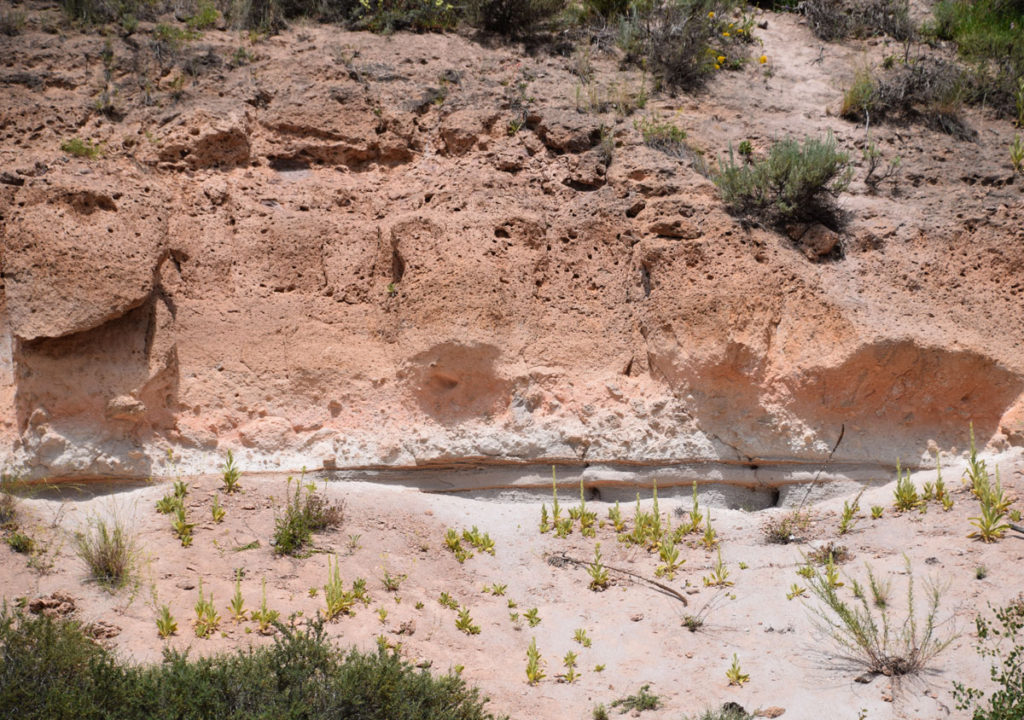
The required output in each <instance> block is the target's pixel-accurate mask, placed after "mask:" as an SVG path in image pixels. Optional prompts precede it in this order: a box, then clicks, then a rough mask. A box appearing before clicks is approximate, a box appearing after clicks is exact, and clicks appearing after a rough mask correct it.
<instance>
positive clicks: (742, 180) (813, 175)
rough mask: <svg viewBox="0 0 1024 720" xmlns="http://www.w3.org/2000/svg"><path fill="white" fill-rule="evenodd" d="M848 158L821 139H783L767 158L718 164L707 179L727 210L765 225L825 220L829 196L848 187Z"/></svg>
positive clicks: (831, 201)
mask: <svg viewBox="0 0 1024 720" xmlns="http://www.w3.org/2000/svg"><path fill="white" fill-rule="evenodd" d="M851 175H852V169H851V168H850V167H849V156H848V155H847V154H846V153H844V152H840V151H839V150H838V149H837V148H836V141H835V138H833V137H832V135H831V134H829V135H828V136H827V137H826V138H825V139H824V140H817V139H812V138H807V139H805V140H804V141H803V142H800V141H799V140H795V139H792V138H788V139H785V140H779V141H776V142H775V143H773V144H772V146H771V148H770V149H769V151H768V157H766V158H764V159H762V160H754V161H752V162H737V161H736V158H735V156H734V154H733V152H732V151H731V150H730V152H729V157H728V158H727V159H724V160H719V169H718V172H717V173H716V174H715V175H714V176H713V178H712V179H713V180H714V182H715V184H716V185H718V187H719V189H720V190H721V192H722V199H723V200H724V201H725V204H726V206H728V208H729V210H730V211H731V212H733V213H735V214H737V215H740V216H743V217H746V218H748V219H753V220H756V221H762V220H764V221H767V222H768V223H769V224H784V223H788V222H802V221H813V220H830V219H831V218H832V217H833V215H834V213H835V207H834V198H835V196H836V195H838V194H839V193H841V192H842V191H843V190H845V189H846V188H847V187H848V186H849V184H850V177H851Z"/></svg>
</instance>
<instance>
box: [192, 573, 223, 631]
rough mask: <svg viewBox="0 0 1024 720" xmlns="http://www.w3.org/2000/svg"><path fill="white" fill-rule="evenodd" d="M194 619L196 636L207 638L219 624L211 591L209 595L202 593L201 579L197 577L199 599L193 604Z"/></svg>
mask: <svg viewBox="0 0 1024 720" xmlns="http://www.w3.org/2000/svg"><path fill="white" fill-rule="evenodd" d="M195 611H196V620H195V631H196V637H198V638H208V637H210V635H212V634H213V632H214V631H215V630H216V629H217V627H218V626H219V625H220V614H219V613H218V612H217V609H216V607H214V604H213V593H210V595H209V596H205V595H204V594H203V579H202V578H199V599H198V600H196V604H195Z"/></svg>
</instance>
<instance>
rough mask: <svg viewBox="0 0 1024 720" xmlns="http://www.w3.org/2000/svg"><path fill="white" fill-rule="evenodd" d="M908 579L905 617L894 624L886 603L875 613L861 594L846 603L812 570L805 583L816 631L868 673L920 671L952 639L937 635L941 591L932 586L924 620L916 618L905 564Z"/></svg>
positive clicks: (952, 638)
mask: <svg viewBox="0 0 1024 720" xmlns="http://www.w3.org/2000/svg"><path fill="white" fill-rule="evenodd" d="M871 577H873V576H872V575H871V574H870V568H869V578H871ZM907 578H908V579H907V604H906V607H907V616H906V617H905V618H904V619H903V620H902V621H898V622H897V621H896V620H895V619H894V618H893V617H892V611H891V610H890V609H889V606H888V604H886V605H885V606H883V607H881V608H880V609H879V610H878V611H877V612H876V611H875V610H874V609H873V608H872V606H871V604H870V603H869V602H868V600H867V599H866V598H865V597H864V596H863V594H861V597H860V598H855V600H856V602H852V603H851V602H848V601H847V600H845V599H843V598H842V597H840V595H839V590H838V588H837V587H836V586H835V585H833V584H832V583H831V582H830V581H829V579H828V578H827V577H826V576H825V574H823V573H822V572H820V571H817V570H816V571H815V572H814V573H813V574H812V576H811V577H810V578H809V579H808V584H809V585H810V589H811V593H812V594H813V595H814V596H815V597H816V598H817V599H818V600H819V601H820V603H821V604H820V606H818V607H817V608H814V609H813V612H814V617H815V620H816V624H817V626H818V628H819V629H820V630H821V631H823V632H824V633H825V634H826V635H828V636H829V637H830V638H831V639H832V640H833V641H834V642H835V643H836V645H837V646H838V647H839V648H840V650H841V651H843V652H845V653H848V654H847V655H846V657H848V658H850V659H852V660H855V661H857V662H860V663H863V664H864V665H865V666H866V667H867V669H868V670H869V671H871V672H876V673H881V674H883V675H888V676H901V675H907V674H911V673H916V672H918V671H919V670H921V669H923V668H924V667H925V666H926V665H927V664H928V663H929V662H930V661H931V660H932V659H933V658H934V657H935V656H936V655H938V654H939V653H940V652H942V651H943V650H945V649H946V648H947V647H948V646H949V644H950V643H951V642H952V641H953V640H954V639H955V638H954V637H952V636H951V637H945V638H941V637H939V636H938V633H937V615H938V609H939V603H940V601H941V598H942V590H941V589H940V588H939V587H938V586H936V585H934V584H932V583H929V584H928V585H927V597H928V609H927V611H926V612H925V614H924V618H923V621H922V620H921V619H920V618H919V617H918V613H917V606H916V603H915V597H914V576H913V573H912V571H911V567H910V561H909V560H907Z"/></svg>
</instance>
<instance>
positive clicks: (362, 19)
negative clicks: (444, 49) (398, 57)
mask: <svg viewBox="0 0 1024 720" xmlns="http://www.w3.org/2000/svg"><path fill="white" fill-rule="evenodd" d="M458 19H459V18H458V12H457V10H456V8H455V6H454V5H452V4H451V3H450V2H448V0H366V4H362V3H360V4H359V5H358V6H357V7H356V8H355V10H354V13H353V19H352V26H353V27H354V28H356V29H358V30H370V31H372V32H377V33H391V32H395V31H397V30H411V31H413V32H440V31H444V30H453V29H455V25H456V23H457V22H458Z"/></svg>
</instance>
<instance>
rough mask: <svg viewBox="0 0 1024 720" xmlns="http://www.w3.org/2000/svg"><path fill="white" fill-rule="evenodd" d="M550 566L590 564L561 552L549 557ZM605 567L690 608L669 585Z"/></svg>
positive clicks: (620, 569) (681, 596)
mask: <svg viewBox="0 0 1024 720" xmlns="http://www.w3.org/2000/svg"><path fill="white" fill-rule="evenodd" d="M548 565H553V566H554V567H565V566H566V565H575V566H576V567H587V566H588V565H590V563H588V562H584V561H583V560H577V559H576V558H573V557H569V556H568V555H566V554H565V553H564V552H561V553H556V554H554V555H549V556H548ZM604 567H605V569H606V570H610V571H611V572H617V573H621V574H622V575H628V576H629V577H631V578H635V579H637V580H639V581H640V582H643V583H646V584H647V585H650V586H651V587H653V588H654V589H656V590H658V591H659V592H662V593H664V594H666V595H670V596H672V597H674V598H675V599H676V600H678V601H679V602H681V603H682V604H683V605H686V606H689V604H690V603H689V602H687V600H686V598H685V597H684V596H683V595H681V594H680V593H679V592H677V591H676V590H673V589H672V588H670V587H669V586H668V585H665V584H664V583H660V582H658V581H657V580H652V579H651V578H649V577H645V576H643V575H640V574H639V573H635V572H633V571H632V570H624V569H623V568H617V567H612V566H611V565H605V566H604Z"/></svg>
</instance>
